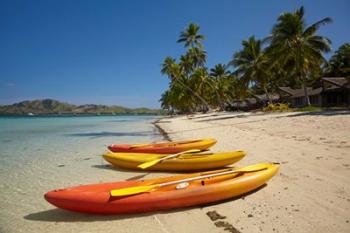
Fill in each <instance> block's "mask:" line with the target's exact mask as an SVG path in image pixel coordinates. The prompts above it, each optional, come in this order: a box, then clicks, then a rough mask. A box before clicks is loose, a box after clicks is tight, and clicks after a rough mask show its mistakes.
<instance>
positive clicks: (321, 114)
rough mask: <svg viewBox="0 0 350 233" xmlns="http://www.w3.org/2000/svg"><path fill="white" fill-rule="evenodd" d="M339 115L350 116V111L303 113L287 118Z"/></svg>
mask: <svg viewBox="0 0 350 233" xmlns="http://www.w3.org/2000/svg"><path fill="white" fill-rule="evenodd" d="M337 115H350V111H320V112H301V113H297V114H293V115H289V116H287V117H299V116H337Z"/></svg>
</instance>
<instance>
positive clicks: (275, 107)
mask: <svg viewBox="0 0 350 233" xmlns="http://www.w3.org/2000/svg"><path fill="white" fill-rule="evenodd" d="M262 110H263V112H289V111H291V110H292V109H291V108H289V104H283V103H277V104H268V105H267V106H266V107H263V109H262Z"/></svg>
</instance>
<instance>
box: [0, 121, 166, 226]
mask: <svg viewBox="0 0 350 233" xmlns="http://www.w3.org/2000/svg"><path fill="white" fill-rule="evenodd" d="M155 119H156V117H155V116H83V117H80V116H74V117H36V116H33V117H0V197H1V198H0V206H1V209H2V210H1V211H0V232H2V231H4V232H16V231H17V230H18V229H17V228H18V226H19V225H18V224H21V223H23V221H24V222H28V223H29V222H30V221H33V220H34V221H44V220H43V219H40V216H41V215H40V213H41V211H39V210H43V211H44V210H47V209H52V208H53V207H52V206H50V205H49V204H48V203H47V202H46V201H45V200H44V199H43V194H44V193H45V192H47V191H49V190H51V189H56V188H62V187H67V186H73V185H79V184H87V183H98V182H111V181H115V180H116V179H120V178H125V179H127V178H130V176H132V175H137V174H138V173H137V172H136V173H135V172H132V171H122V170H116V169H114V168H112V167H111V166H109V165H108V164H107V163H106V162H105V161H103V159H102V157H101V154H102V153H103V152H104V151H106V145H109V144H113V143H115V144H116V143H145V142H157V141H162V140H163V138H162V136H161V135H160V134H159V132H158V130H157V129H156V128H155V127H154V126H153V125H152V124H151V122H152V121H154V120H155ZM43 216H44V215H43ZM38 218H39V219H38ZM25 225H26V224H25ZM25 225H23V226H25ZM31 225H32V224H28V226H25V229H26V231H27V230H28V231H31V230H33V232H35V229H34V228H33V229H31ZM15 229H17V230H15ZM23 230H24V229H23Z"/></svg>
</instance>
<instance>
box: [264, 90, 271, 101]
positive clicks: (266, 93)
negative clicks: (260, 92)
mask: <svg viewBox="0 0 350 233" xmlns="http://www.w3.org/2000/svg"><path fill="white" fill-rule="evenodd" d="M264 91H265V95H266V97H267V99H268V101H269V102H268V104H270V103H271V104H272V100H271V97H270V95H269V92H268V91H267V88H266V86H265V85H264Z"/></svg>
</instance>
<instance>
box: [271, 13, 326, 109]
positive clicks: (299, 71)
mask: <svg viewBox="0 0 350 233" xmlns="http://www.w3.org/2000/svg"><path fill="white" fill-rule="evenodd" d="M331 21H332V19H331V18H329V17H327V18H324V19H322V20H320V21H318V22H316V23H314V24H312V25H311V26H309V27H307V26H306V23H305V18H304V8H303V7H300V8H299V9H298V10H296V11H295V12H294V13H290V12H287V13H283V14H281V15H280V16H279V17H278V19H277V23H276V24H275V25H274V27H273V29H272V34H271V35H270V36H269V37H268V38H267V39H268V40H269V41H270V42H271V44H270V46H269V48H268V50H267V51H268V54H269V55H270V56H271V57H272V58H273V59H274V60H276V61H277V60H278V61H279V62H281V63H282V64H287V63H289V64H292V66H291V67H292V69H293V72H295V74H296V77H297V79H298V81H299V83H301V85H302V87H303V89H304V95H305V100H306V103H307V105H308V106H310V100H309V97H308V93H307V85H306V84H307V79H308V77H310V75H309V74H312V73H313V72H312V70H313V69H319V67H320V65H321V64H322V63H323V62H325V59H324V57H323V55H322V53H323V52H329V51H330V49H331V47H330V46H331V41H330V40H329V39H328V38H326V37H323V36H319V35H317V34H316V33H317V30H318V29H319V28H320V26H322V25H325V24H328V23H330V22H331Z"/></svg>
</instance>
